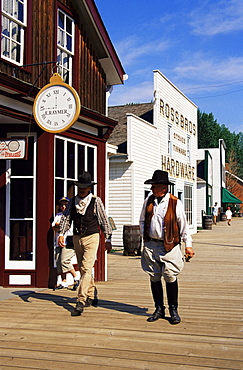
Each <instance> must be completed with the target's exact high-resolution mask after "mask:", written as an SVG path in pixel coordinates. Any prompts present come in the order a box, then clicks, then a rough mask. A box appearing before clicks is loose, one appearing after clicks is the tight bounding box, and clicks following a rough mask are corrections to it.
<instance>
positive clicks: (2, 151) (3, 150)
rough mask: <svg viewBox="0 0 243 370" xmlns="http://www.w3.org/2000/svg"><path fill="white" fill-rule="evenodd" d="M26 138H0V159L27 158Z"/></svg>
mask: <svg viewBox="0 0 243 370" xmlns="http://www.w3.org/2000/svg"><path fill="white" fill-rule="evenodd" d="M27 143H28V139H27V138H25V137H24V138H16V137H15V138H11V139H0V159H27V146H28V145H27Z"/></svg>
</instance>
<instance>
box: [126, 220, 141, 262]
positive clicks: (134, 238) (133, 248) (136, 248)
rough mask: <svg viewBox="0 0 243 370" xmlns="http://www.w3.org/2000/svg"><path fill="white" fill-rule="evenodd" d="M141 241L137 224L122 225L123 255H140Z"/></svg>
mask: <svg viewBox="0 0 243 370" xmlns="http://www.w3.org/2000/svg"><path fill="white" fill-rule="evenodd" d="M141 242H142V239H141V236H140V227H139V225H123V246H124V252H123V255H124V256H135V255H139V256H140V255H141Z"/></svg>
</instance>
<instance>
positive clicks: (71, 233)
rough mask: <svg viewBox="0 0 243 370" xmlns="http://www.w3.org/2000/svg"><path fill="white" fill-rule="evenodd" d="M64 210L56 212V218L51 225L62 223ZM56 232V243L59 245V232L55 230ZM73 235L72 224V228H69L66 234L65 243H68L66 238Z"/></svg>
mask: <svg viewBox="0 0 243 370" xmlns="http://www.w3.org/2000/svg"><path fill="white" fill-rule="evenodd" d="M62 214H63V213H62V212H58V213H57V214H56V216H55V217H54V220H53V222H52V224H51V226H52V227H53V226H55V225H56V224H60V221H61V218H62ZM55 234H56V237H55V245H56V246H58V242H57V239H58V236H59V234H58V232H55ZM72 235H73V227H72V225H71V227H70V229H68V231H67V232H66V233H65V234H64V243H65V244H66V239H67V236H72Z"/></svg>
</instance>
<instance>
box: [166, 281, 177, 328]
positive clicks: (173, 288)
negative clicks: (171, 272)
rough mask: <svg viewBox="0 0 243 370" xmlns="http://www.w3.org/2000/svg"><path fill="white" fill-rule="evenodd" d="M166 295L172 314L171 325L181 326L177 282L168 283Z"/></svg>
mask: <svg viewBox="0 0 243 370" xmlns="http://www.w3.org/2000/svg"><path fill="white" fill-rule="evenodd" d="M166 293H167V300H168V305H169V312H170V323H171V324H179V323H180V322H181V318H180V316H179V314H178V312H177V307H178V283H177V280H175V281H174V282H173V283H168V282H166Z"/></svg>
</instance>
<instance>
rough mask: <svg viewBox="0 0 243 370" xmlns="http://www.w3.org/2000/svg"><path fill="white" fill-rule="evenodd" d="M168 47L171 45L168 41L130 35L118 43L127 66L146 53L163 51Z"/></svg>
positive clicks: (117, 46) (118, 48)
mask: <svg viewBox="0 0 243 370" xmlns="http://www.w3.org/2000/svg"><path fill="white" fill-rule="evenodd" d="M168 47H170V44H169V42H168V41H163V40H153V41H151V40H148V41H147V42H145V41H144V40H142V39H140V38H139V37H137V36H131V37H128V38H126V39H124V40H122V41H120V42H119V43H118V44H116V49H117V52H118V54H119V57H120V58H121V60H122V63H123V65H125V66H128V65H131V64H133V63H134V62H135V61H136V60H137V59H138V58H141V57H142V56H144V55H149V54H151V53H153V54H154V53H156V52H161V51H164V50H166V49H168Z"/></svg>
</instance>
